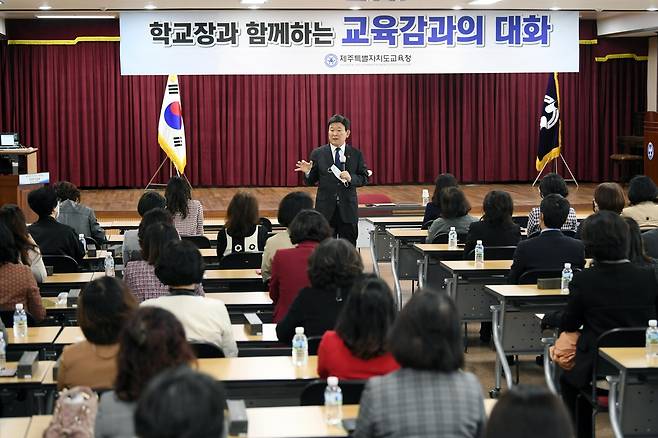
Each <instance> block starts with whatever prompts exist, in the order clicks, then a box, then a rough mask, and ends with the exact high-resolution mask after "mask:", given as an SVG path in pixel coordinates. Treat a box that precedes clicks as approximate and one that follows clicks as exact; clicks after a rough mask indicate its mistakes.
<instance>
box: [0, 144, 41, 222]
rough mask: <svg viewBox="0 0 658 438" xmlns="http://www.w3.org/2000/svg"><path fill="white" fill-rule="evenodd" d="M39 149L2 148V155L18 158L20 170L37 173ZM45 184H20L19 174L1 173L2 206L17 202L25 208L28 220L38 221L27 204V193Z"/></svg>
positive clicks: (0, 198) (0, 203)
mask: <svg viewBox="0 0 658 438" xmlns="http://www.w3.org/2000/svg"><path fill="white" fill-rule="evenodd" d="M36 152H37V149H35V148H20V149H0V155H4V156H7V155H9V156H13V157H15V158H17V159H18V169H17V170H18V172H20V173H23V174H25V173H37V153H36ZM42 185H43V184H26V185H20V184H19V176H18V175H0V206H2V205H4V204H16V205H18V206H19V207H20V209H21V210H23V214H25V219H26V220H27V222H28V223H29V222H34V221H36V220H37V219H38V218H37V215H36V214H35V213H34V212H33V211H32V209H31V208H30V206H29V205H28V204H27V194H28V193H30V192H31V191H32V190H34V189H37V188H39V187H41V186H42Z"/></svg>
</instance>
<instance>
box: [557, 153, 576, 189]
mask: <svg viewBox="0 0 658 438" xmlns="http://www.w3.org/2000/svg"><path fill="white" fill-rule="evenodd" d="M560 158H561V159H562V163H563V164H564V167H566V168H567V172H569V175H571V179H567V180H566V181H573V182H574V184H576V188H579V187H580V186H579V185H578V181H576V177H575V176H574V175H573V172H572V171H571V169H570V168H569V165H568V164H567V160H565V159H564V156H562V154H560ZM555 167H556V169H557V162H556V163H555Z"/></svg>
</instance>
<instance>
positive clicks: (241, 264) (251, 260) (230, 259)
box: [217, 252, 263, 269]
mask: <svg viewBox="0 0 658 438" xmlns="http://www.w3.org/2000/svg"><path fill="white" fill-rule="evenodd" d="M262 261H263V253H262V252H234V253H231V254H227V255H225V256H224V257H222V259H221V260H220V261H219V265H218V268H217V269H259V268H260V266H261V263H262Z"/></svg>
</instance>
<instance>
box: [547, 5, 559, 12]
mask: <svg viewBox="0 0 658 438" xmlns="http://www.w3.org/2000/svg"><path fill="white" fill-rule="evenodd" d="M548 9H550V10H551V11H559V10H560V9H562V8H561V7H559V6H553V7H552V8H548Z"/></svg>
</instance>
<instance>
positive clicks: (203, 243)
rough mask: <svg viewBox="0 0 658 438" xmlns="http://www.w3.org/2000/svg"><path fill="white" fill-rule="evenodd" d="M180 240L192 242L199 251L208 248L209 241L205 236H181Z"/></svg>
mask: <svg viewBox="0 0 658 438" xmlns="http://www.w3.org/2000/svg"><path fill="white" fill-rule="evenodd" d="M181 239H183V240H187V241H188V242H192V243H193V244H194V245H196V247H197V248H199V249H205V248H210V240H208V238H207V237H206V236H181Z"/></svg>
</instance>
